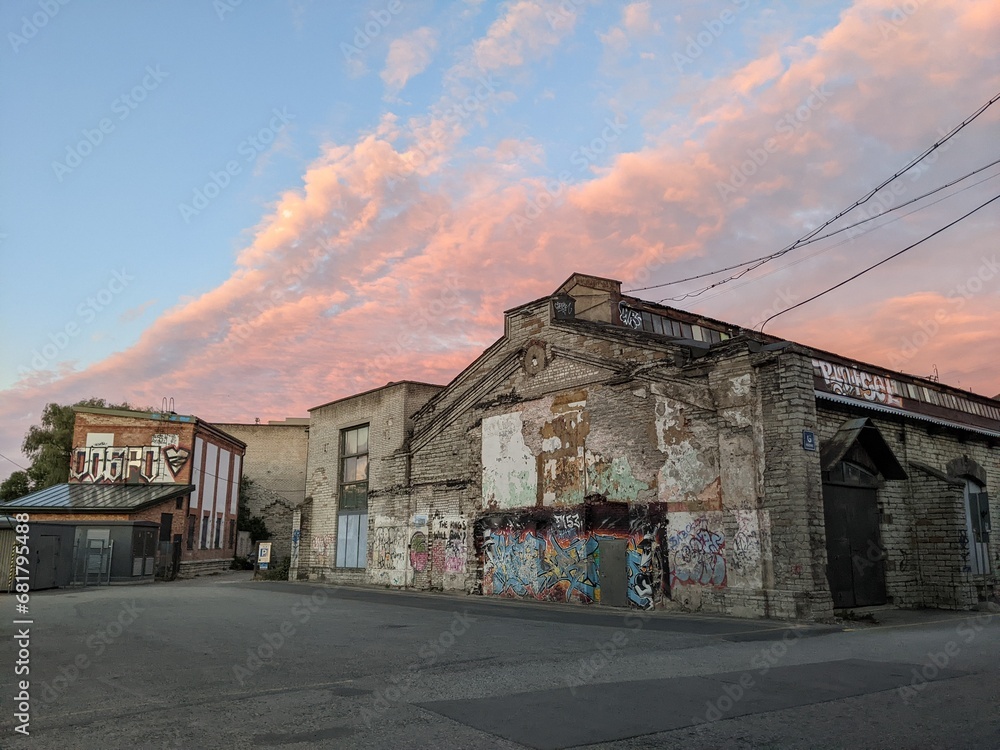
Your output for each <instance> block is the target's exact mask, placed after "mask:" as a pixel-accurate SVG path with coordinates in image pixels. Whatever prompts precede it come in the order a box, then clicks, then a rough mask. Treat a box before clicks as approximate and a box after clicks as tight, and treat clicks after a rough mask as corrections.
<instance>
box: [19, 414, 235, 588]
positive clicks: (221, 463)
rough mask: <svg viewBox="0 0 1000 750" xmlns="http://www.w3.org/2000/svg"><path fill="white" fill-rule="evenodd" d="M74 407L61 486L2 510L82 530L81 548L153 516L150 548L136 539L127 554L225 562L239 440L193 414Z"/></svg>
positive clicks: (231, 535) (214, 565) (231, 541)
mask: <svg viewBox="0 0 1000 750" xmlns="http://www.w3.org/2000/svg"><path fill="white" fill-rule="evenodd" d="M74 411H75V412H76V415H75V419H74V426H73V448H72V450H71V452H70V470H69V484H68V485H57V486H56V487H55V488H51V487H50V488H48V489H45V490H40V491H39V492H34V493H31V494H29V495H25V496H24V497H22V498H18V499H17V500H15V501H12V502H11V503H8V504H6V505H5V506H4V507H5V508H8V509H9V512H11V513H15V512H19V513H24V512H27V513H29V514H30V515H31V519H32V521H33V522H42V521H58V522H75V523H76V525H77V526H78V527H86V529H85V538H84V544H86V545H89V544H91V541H94V542H95V543H96V542H98V541H100V540H106V538H107V536H108V533H109V532H108V530H107V529H106V528H105V527H109V524H111V523H112V522H133V523H134V522H137V521H147V522H155V523H156V524H157V525H158V529H157V534H156V539H155V541H154V543H155V550H151V549H150V548H149V545H148V543H143V544H141V545H135V547H136V549H137V550H138V551H137V552H136V553H135V554H137V555H139V556H142V557H144V558H146V559H148V558H150V557H151V556H152V555H150V552H154V554H156V555H159V556H160V557H161V559H162V558H164V557H165V556H171V557H173V558H174V561H176V562H177V563H178V564H179V567H180V571H181V572H182V573H184V572H195V571H200V570H205V569H224V568H227V567H229V564H230V563H231V561H232V557H233V547H234V546H235V540H236V510H237V503H238V499H239V485H240V477H241V475H242V462H243V453H244V449H245V445H244V444H243V443H242V442H241V441H239V440H237V439H236V438H234V437H232V436H231V435H228V434H226V433H225V432H223V431H222V430H220V429H218V428H216V427H213V426H212V425H210V424H208V423H207V422H204V421H202V420H201V419H198V418H197V417H194V416H184V415H180V414H174V413H173V412H166V413H160V412H141V411H129V410H123V409H103V408H95V407H82V406H78V407H74ZM161 567H162V565H161Z"/></svg>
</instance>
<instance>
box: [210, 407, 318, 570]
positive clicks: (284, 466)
mask: <svg viewBox="0 0 1000 750" xmlns="http://www.w3.org/2000/svg"><path fill="white" fill-rule="evenodd" d="M216 426H217V427H218V428H219V429H221V430H223V431H224V432H226V433H228V434H230V435H232V436H233V437H235V438H237V439H238V440H241V441H243V442H244V443H246V446H247V448H246V455H245V456H244V459H243V474H244V476H246V477H248V478H250V479H252V480H253V484H252V485H251V487H250V490H249V492H248V494H247V497H246V498H245V499H246V501H247V508H248V510H249V512H250V514H251V515H254V516H261V517H262V518H263V519H264V522H265V523H266V524H267V529H268V531H269V532H270V533H271V542H272V543H273V545H274V546H273V547H272V550H271V555H272V559H273V560H275V561H276V562H278V561H280V560H281V559H282V558H284V557H290V556H291V553H292V513H293V511H294V510H295V509H296V508H299V507H300V506H301V505H302V501H303V500H304V499H305V495H306V462H307V460H308V453H309V425H308V424H280V423H279V424H235V423H225V424H221V423H220V424H216Z"/></svg>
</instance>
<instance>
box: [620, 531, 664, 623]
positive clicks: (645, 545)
mask: <svg viewBox="0 0 1000 750" xmlns="http://www.w3.org/2000/svg"><path fill="white" fill-rule="evenodd" d="M625 553H626V564H627V566H628V599H629V601H630V602H631V603H632V604H634V605H635V606H636V607H638V608H639V609H653V608H654V607H655V606H656V597H657V593H658V589H659V586H658V585H657V583H656V582H657V581H660V580H662V576H663V573H662V571H663V565H662V558H661V556H660V545H659V544H658V543H657V541H656V534H655V533H654V532H651V531H647V532H645V533H643V532H637V533H636V532H634V533H631V534H629V538H628V546H627V547H626V548H625Z"/></svg>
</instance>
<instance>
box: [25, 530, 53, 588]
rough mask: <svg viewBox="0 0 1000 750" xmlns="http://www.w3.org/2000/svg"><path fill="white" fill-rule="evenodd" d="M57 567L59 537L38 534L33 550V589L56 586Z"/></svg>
mask: <svg viewBox="0 0 1000 750" xmlns="http://www.w3.org/2000/svg"><path fill="white" fill-rule="evenodd" d="M58 569H59V537H57V536H39V537H38V547H37V549H36V551H35V575H34V586H33V587H32V588H34V589H52V588H55V587H56V585H57V584H56V572H57V571H58Z"/></svg>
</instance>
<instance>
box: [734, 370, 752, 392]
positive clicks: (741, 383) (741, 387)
mask: <svg viewBox="0 0 1000 750" xmlns="http://www.w3.org/2000/svg"><path fill="white" fill-rule="evenodd" d="M751 386H752V383H751V381H750V375H749V374H747V375H737V376H736V377H735V378H730V379H729V389H730V390H731V391H732V392H733V395H734V396H748V395H749V394H750V388H751Z"/></svg>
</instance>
